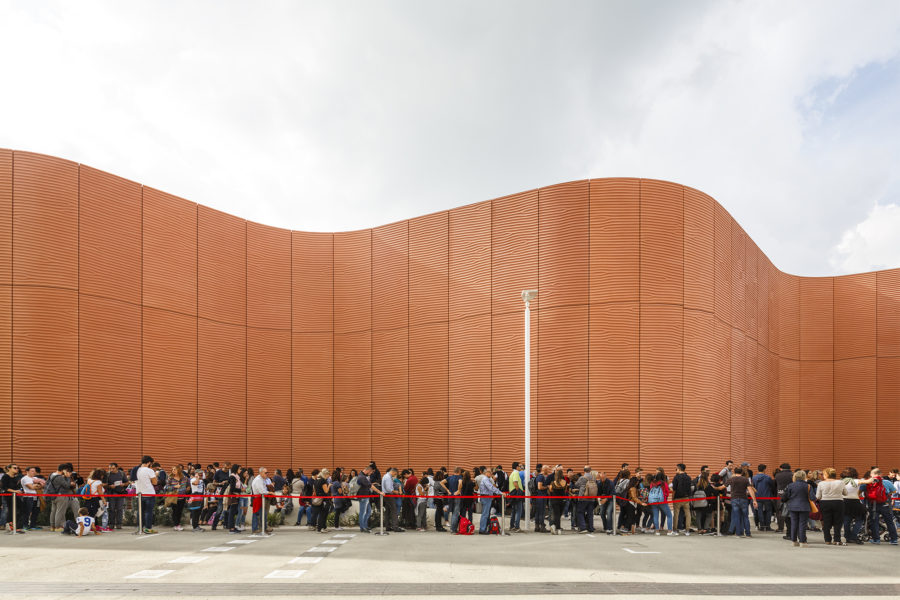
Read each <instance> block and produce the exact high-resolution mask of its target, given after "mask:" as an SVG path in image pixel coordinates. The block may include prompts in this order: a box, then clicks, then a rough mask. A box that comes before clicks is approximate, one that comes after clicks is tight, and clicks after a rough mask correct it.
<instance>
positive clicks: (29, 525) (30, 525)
mask: <svg viewBox="0 0 900 600" xmlns="http://www.w3.org/2000/svg"><path fill="white" fill-rule="evenodd" d="M20 484H21V486H22V492H23V493H24V495H25V496H24V498H23V499H22V508H23V509H24V510H23V514H24V519H23V520H24V523H25V531H34V530H36V529H42V528H41V527H38V524H37V518H38V515H39V514H40V512H41V503H40V499H39V498H38V494H39V493H41V492H42V491H43V490H44V480H43V479H41V478H40V477H38V475H37V467H28V469H27V470H26V471H25V475H24V476H23V477H22V479H21V481H20Z"/></svg>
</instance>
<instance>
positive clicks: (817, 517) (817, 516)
mask: <svg viewBox="0 0 900 600" xmlns="http://www.w3.org/2000/svg"><path fill="white" fill-rule="evenodd" d="M809 518H810V519H812V520H813V521H821V520H822V513H820V512H819V507H818V506H816V503H815V502H813V501H812V500H810V501H809Z"/></svg>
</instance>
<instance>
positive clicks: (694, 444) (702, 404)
mask: <svg viewBox="0 0 900 600" xmlns="http://www.w3.org/2000/svg"><path fill="white" fill-rule="evenodd" d="M721 358H722V357H720V356H719V355H718V354H717V352H716V336H715V317H714V316H713V315H712V314H710V313H708V312H705V311H694V310H685V311H684V409H683V415H684V417H683V418H684V423H683V425H682V440H683V441H682V444H683V446H684V450H683V452H684V458H683V460H684V463H685V464H686V465H689V468H690V469H691V470H694V469H695V468H696V467H698V466H699V465H702V464H708V465H712V464H717V463H718V462H721V460H722V457H723V456H725V455H726V454H729V453H730V450H731V449H730V448H729V447H728V446H727V442H728V438H727V437H726V436H722V435H717V436H711V435H710V432H709V427H710V424H712V423H715V424H722V423H727V422H728V419H729V418H730V414H729V413H730V407H729V403H728V402H723V401H722V399H721V398H718V397H717V396H716V373H717V371H716V362H717V361H718V360H721Z"/></svg>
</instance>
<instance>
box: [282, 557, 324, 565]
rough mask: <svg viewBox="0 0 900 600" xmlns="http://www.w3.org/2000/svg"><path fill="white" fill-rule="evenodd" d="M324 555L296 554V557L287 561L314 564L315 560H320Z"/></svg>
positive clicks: (292, 563) (289, 562)
mask: <svg viewBox="0 0 900 600" xmlns="http://www.w3.org/2000/svg"><path fill="white" fill-rule="evenodd" d="M323 558H325V557H324V556H298V557H297V558H295V559H293V560H290V561H288V564H289V565H314V564H316V563H317V562H320V561H321V560H322V559H323Z"/></svg>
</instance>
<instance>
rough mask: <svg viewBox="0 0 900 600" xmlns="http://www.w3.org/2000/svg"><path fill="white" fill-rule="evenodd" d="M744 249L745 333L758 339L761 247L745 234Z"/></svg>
mask: <svg viewBox="0 0 900 600" xmlns="http://www.w3.org/2000/svg"><path fill="white" fill-rule="evenodd" d="M744 239H745V240H746V247H745V249H744V325H743V327H744V333H745V334H747V337H749V338H752V339H754V340H755V339H756V334H757V331H756V330H757V327H758V315H757V301H758V299H757V294H758V293H759V276H758V273H757V267H758V261H759V248H757V246H756V244H754V243H753V240H751V239H750V236H748V235H745V236H744Z"/></svg>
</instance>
